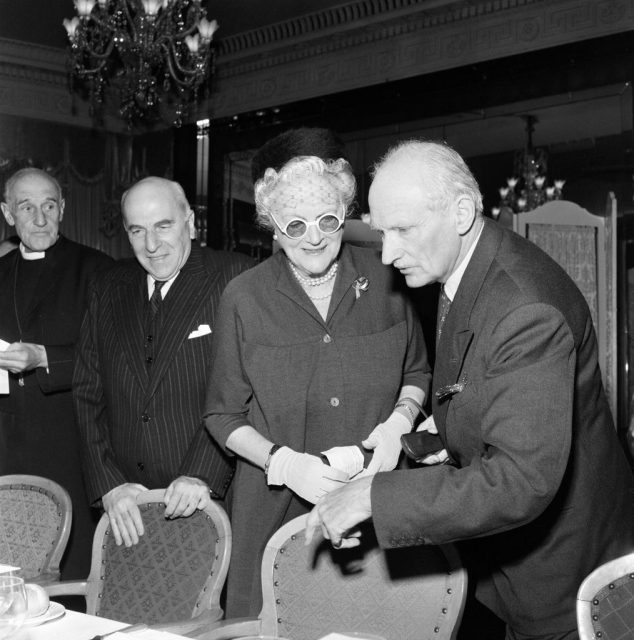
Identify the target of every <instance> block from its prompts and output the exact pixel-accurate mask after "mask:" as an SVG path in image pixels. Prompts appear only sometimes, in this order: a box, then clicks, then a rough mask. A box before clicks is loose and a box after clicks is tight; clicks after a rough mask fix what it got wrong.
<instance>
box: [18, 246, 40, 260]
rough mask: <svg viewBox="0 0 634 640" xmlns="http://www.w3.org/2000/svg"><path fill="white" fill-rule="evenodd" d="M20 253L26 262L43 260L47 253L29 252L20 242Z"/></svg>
mask: <svg viewBox="0 0 634 640" xmlns="http://www.w3.org/2000/svg"><path fill="white" fill-rule="evenodd" d="M20 253H21V254H22V257H23V258H24V259H25V260H41V259H42V258H44V257H45V256H46V251H27V250H26V247H25V246H24V243H22V242H20Z"/></svg>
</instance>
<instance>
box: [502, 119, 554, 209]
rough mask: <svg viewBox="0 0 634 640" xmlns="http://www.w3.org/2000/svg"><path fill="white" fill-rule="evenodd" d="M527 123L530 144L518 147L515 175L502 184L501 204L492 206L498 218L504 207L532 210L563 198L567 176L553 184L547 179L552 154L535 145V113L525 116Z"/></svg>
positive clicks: (527, 137)
mask: <svg viewBox="0 0 634 640" xmlns="http://www.w3.org/2000/svg"><path fill="white" fill-rule="evenodd" d="M521 117H522V119H523V120H524V122H525V123H526V146H525V147H524V149H522V150H521V151H517V152H516V154H515V161H514V169H513V171H514V176H513V177H512V178H507V180H506V186H504V187H500V189H499V192H500V204H499V206H497V207H493V208H492V209H491V213H492V215H493V217H494V218H498V217H499V215H500V212H501V211H502V209H504V208H506V209H510V210H511V211H512V212H513V213H521V212H522V211H531V210H532V209H535V208H537V207H539V206H540V205H542V204H544V203H545V202H548V201H549V200H560V199H561V196H562V190H563V187H564V184H565V182H566V181H565V180H555V181H554V182H553V184H552V185H551V186H549V185H548V184H547V183H546V171H547V169H548V154H547V153H546V151H545V150H544V149H540V148H535V147H533V132H534V131H535V123H536V122H537V118H536V117H535V116H533V115H524V116H521Z"/></svg>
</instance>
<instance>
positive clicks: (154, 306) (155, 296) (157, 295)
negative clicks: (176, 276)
mask: <svg viewBox="0 0 634 640" xmlns="http://www.w3.org/2000/svg"><path fill="white" fill-rule="evenodd" d="M165 282H166V281H165V280H155V281H154V291H152V295H151V297H150V313H151V315H152V318H154V317H155V316H156V314H157V313H158V310H159V307H160V306H161V302H163V296H162V295H161V289H162V288H163V285H164V284H165Z"/></svg>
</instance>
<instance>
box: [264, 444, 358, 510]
mask: <svg viewBox="0 0 634 640" xmlns="http://www.w3.org/2000/svg"><path fill="white" fill-rule="evenodd" d="M349 479H350V478H349V476H348V474H347V473H344V472H343V471H340V470H339V469H335V468H334V467H329V466H328V465H327V464H324V463H323V462H322V461H321V460H320V459H319V458H318V457H317V456H313V455H310V454H309V453H297V451H293V450H292V449H290V448H289V447H282V448H281V449H278V450H277V451H276V452H275V453H274V454H273V456H272V458H271V461H270V462H269V471H268V473H267V476H266V481H267V482H268V484H273V485H282V484H283V485H286V486H287V487H288V488H289V489H290V490H291V491H293V492H294V493H296V494H297V495H298V496H299V497H300V498H304V500H308V502H310V503H312V504H315V503H316V502H317V501H318V500H319V498H321V497H322V496H323V495H325V494H326V493H328V492H329V491H332V490H333V489H338V488H339V487H341V486H342V484H343V483H345V482H348V480H349Z"/></svg>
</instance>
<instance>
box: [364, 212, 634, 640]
mask: <svg viewBox="0 0 634 640" xmlns="http://www.w3.org/2000/svg"><path fill="white" fill-rule="evenodd" d="M457 382H462V383H463V384H464V390H462V391H461V392H459V393H456V394H455V395H453V396H450V397H448V398H447V399H446V400H445V401H444V402H439V401H438V398H437V397H436V395H435V394H436V392H437V391H438V389H440V388H442V387H445V386H447V385H451V384H454V383H457ZM432 399H433V413H434V417H435V421H436V425H437V426H438V429H439V432H440V434H441V436H442V439H443V442H444V443H445V445H446V447H447V450H448V451H449V453H450V455H451V456H452V458H453V459H454V460H455V463H456V465H455V466H454V467H452V466H446V465H443V466H439V467H434V468H422V469H420V470H414V471H406V472H393V473H389V474H378V475H377V476H376V478H375V480H374V482H373V486H372V508H373V517H374V523H375V527H376V530H377V535H378V537H379V540H380V542H381V544H382V545H383V546H385V547H397V546H407V545H412V544H421V543H423V544H424V543H433V544H438V543H447V542H457V541H465V540H468V541H469V542H468V543H466V544H465V546H464V550H465V558H466V560H467V562H468V563H469V564H470V568H471V570H472V574H471V575H472V576H479V577H480V582H479V585H478V590H477V595H478V597H479V598H480V599H481V600H482V601H483V602H484V603H485V604H487V605H488V606H489V607H490V608H492V609H493V610H494V611H495V612H496V613H497V614H498V615H499V616H500V617H501V618H502V619H504V620H505V621H507V623H508V624H510V625H511V627H513V628H514V629H515V630H517V631H519V632H521V633H525V634H529V635H530V634H537V633H549V632H556V631H563V630H570V629H575V628H576V622H575V596H576V592H577V589H578V587H579V584H580V583H581V581H582V580H583V578H584V577H585V576H586V575H587V574H588V573H590V571H592V570H593V569H594V568H595V567H596V566H598V565H599V564H601V563H602V562H604V561H607V560H609V559H611V558H614V557H616V556H618V555H620V554H623V553H625V552H628V551H631V550H632V549H634V519H633V513H632V511H633V506H634V492H633V482H632V476H631V473H630V470H629V467H628V464H627V462H626V459H625V456H624V453H623V451H622V449H621V447H620V444H619V442H618V440H617V436H616V432H615V429H614V425H613V422H612V418H611V415H610V411H609V408H608V404H607V401H606V398H605V394H604V391H603V387H602V383H601V376H600V371H599V367H598V364H597V343H596V337H595V333H594V329H593V326H592V321H591V319H590V313H589V310H588V308H587V305H586V303H585V300H584V298H583V296H582V295H581V293H580V292H579V290H578V289H577V288H576V287H575V285H574V284H573V283H572V281H571V280H570V279H569V278H568V276H567V275H566V274H565V273H564V272H563V270H562V269H561V268H560V267H559V266H558V265H557V264H556V263H555V262H553V261H552V260H551V259H550V258H549V257H548V256H546V254H544V253H543V252H542V251H541V250H540V249H538V248H537V247H536V246H534V245H533V244H532V243H530V242H528V241H526V240H524V239H522V238H520V237H519V236H517V235H516V234H514V233H513V232H512V231H509V230H506V229H502V228H501V227H499V226H497V225H496V224H495V223H491V222H489V221H485V228H484V230H483V232H482V235H481V237H480V239H479V241H478V245H477V247H476V249H475V252H474V254H473V256H472V259H471V261H470V263H469V265H468V267H467V270H466V272H465V274H464V276H463V279H462V281H461V283H460V286H459V288H458V291H457V294H456V297H455V299H454V301H453V304H452V306H451V309H450V311H449V314H448V316H447V319H446V321H445V325H444V326H443V331H442V337H441V339H440V341H439V344H438V345H437V358H436V365H435V370H434V377H433V388H432Z"/></svg>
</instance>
